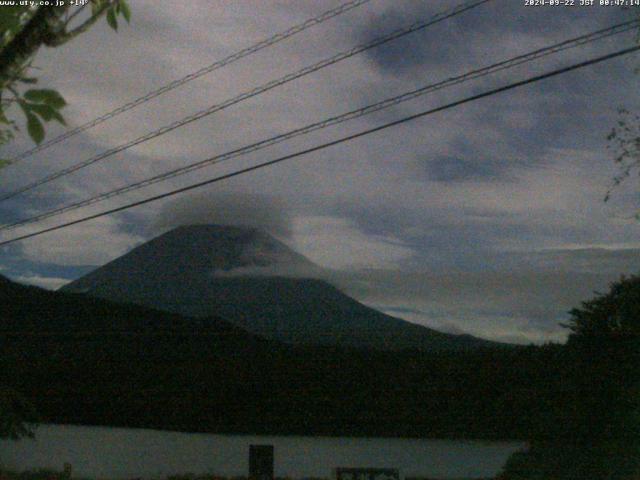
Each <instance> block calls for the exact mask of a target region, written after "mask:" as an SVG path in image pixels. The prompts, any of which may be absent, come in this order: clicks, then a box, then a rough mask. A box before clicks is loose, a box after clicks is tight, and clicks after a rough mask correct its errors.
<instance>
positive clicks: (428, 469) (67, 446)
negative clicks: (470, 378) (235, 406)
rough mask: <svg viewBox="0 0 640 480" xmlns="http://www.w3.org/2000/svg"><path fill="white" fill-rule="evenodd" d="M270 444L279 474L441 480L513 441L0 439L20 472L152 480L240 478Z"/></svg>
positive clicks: (7, 460)
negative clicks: (368, 473)
mask: <svg viewBox="0 0 640 480" xmlns="http://www.w3.org/2000/svg"><path fill="white" fill-rule="evenodd" d="M252 444H268V445H274V447H275V474H276V476H279V477H285V476H287V477H292V478H303V477H327V478H328V477H330V476H331V475H332V470H333V468H335V467H372V468H385V467H388V468H398V469H399V470H400V473H401V475H402V476H422V477H431V478H441V479H452V478H456V479H457V478H487V477H492V476H494V475H495V474H497V473H498V472H499V471H500V469H501V467H502V466H503V465H504V463H505V462H506V461H507V458H508V457H509V455H511V454H512V453H513V452H515V451H517V450H519V449H521V448H523V447H524V446H525V445H524V444H523V443H518V442H483V441H458V440H412V439H395V438H348V437H300V436H290V437H287V436H251V435H213V434H193V433H177V432H166V431H159V430H144V429H126V428H109V427H80V426H69V425H41V426H40V427H39V428H38V430H37V433H36V439H35V440H21V441H19V442H13V441H6V440H5V441H0V465H2V466H4V467H5V468H10V469H17V470H25V469H34V468H55V469H57V470H61V469H62V465H63V463H65V462H68V463H71V464H72V466H73V474H74V476H86V477H91V478H110V479H121V478H135V477H144V478H158V477H164V476H167V475H170V474H176V473H186V472H191V473H213V474H218V475H223V476H233V475H246V474H247V472H248V456H249V453H248V452H249V445H252Z"/></svg>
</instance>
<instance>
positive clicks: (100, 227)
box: [20, 217, 142, 266]
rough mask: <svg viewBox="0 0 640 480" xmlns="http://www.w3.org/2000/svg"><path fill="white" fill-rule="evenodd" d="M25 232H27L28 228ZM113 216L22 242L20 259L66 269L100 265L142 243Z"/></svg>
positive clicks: (140, 239)
mask: <svg viewBox="0 0 640 480" xmlns="http://www.w3.org/2000/svg"><path fill="white" fill-rule="evenodd" d="M27 231H28V229H27ZM141 241H142V238H140V237H138V236H136V235H132V234H129V233H126V231H123V229H122V226H121V225H120V223H119V222H118V220H116V219H115V218H113V217H102V218H100V219H98V220H93V221H91V222H88V223H84V224H80V225H75V226H72V227H70V228H66V229H64V230H60V231H57V232H52V233H48V234H46V235H42V236H40V237H36V238H32V239H27V240H24V241H23V242H22V243H21V245H20V246H21V253H22V256H23V257H24V258H25V259H27V260H29V261H32V262H39V263H45V264H46V263H52V264H58V265H66V266H81V265H103V264H105V263H107V262H109V261H111V260H114V259H115V258H117V257H119V256H120V255H123V254H124V253H126V252H128V251H129V250H131V249H132V248H133V247H135V246H136V245H138V244H139V243H141Z"/></svg>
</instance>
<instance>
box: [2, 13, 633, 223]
mask: <svg viewBox="0 0 640 480" xmlns="http://www.w3.org/2000/svg"><path fill="white" fill-rule="evenodd" d="M638 25H640V20H632V21H628V22H624V23H620V24H617V25H613V26H611V27H608V28H605V29H601V30H597V31H595V32H591V33H588V34H586V35H581V36H579V37H575V38H572V39H570V40H565V41H563V42H560V43H557V44H554V45H551V46H548V47H544V48H540V49H538V50H535V51H533V52H529V53H526V54H523V55H518V56H516V57H513V58H510V59H508V60H504V61H501V62H498V63H494V64H492V65H489V66H487V67H483V68H480V69H476V70H471V71H469V72H467V73H464V74H462V75H458V76H455V77H450V78H448V79H446V80H443V81H440V82H437V83H433V84H429V85H426V86H423V87H421V88H419V89H416V90H412V91H409V92H405V93H403V94H401V95H397V96H394V97H391V98H387V99H384V100H382V101H380V102H377V103H375V104H372V105H368V106H366V107H362V108H359V109H356V110H352V111H350V112H347V113H343V114H341V115H337V116H334V117H330V118H327V119H325V120H322V121H319V122H315V123H312V124H310V125H306V126H304V127H301V128H297V129H294V130H291V131H289V132H286V133H283V134H280V135H277V136H275V137H271V138H268V139H265V140H261V141H259V142H256V143H253V144H251V145H247V146H245V147H242V148H239V149H235V150H232V151H229V152H226V153H222V154H219V155H216V156H214V157H211V158H207V159H205V160H201V161H199V162H195V163H192V164H190V165H186V166H184V167H180V168H176V169H172V170H169V171H167V172H164V173H161V174H158V175H155V176H153V177H150V178H147V179H145V180H141V181H138V182H135V183H132V184H129V185H125V186H123V187H120V188H117V189H115V190H110V191H108V192H105V193H102V194H98V195H96V196H93V197H90V198H88V199H84V200H80V201H77V202H74V203H71V204H68V205H65V206H62V207H59V208H55V209H52V210H48V211H46V212H43V213H41V214H38V215H35V216H32V217H29V218H26V219H21V220H16V221H14V222H12V223H9V224H5V225H2V226H0V231H2V230H9V229H14V228H16V227H18V226H22V225H26V224H30V223H34V222H37V221H40V220H44V219H46V218H50V217H53V216H57V215H61V214H62V213H66V212H69V211H72V210H77V209H79V208H82V207H86V206H89V205H93V204H96V203H98V202H101V201H103V200H106V199H109V198H113V197H116V196H119V195H123V194H125V193H128V192H131V191H134V190H138V189H141V188H143V187H147V186H149V185H153V184H156V183H159V182H161V181H164V180H168V179H170V178H173V177H177V176H179V175H184V174H186V173H190V172H193V171H195V170H199V169H201V168H204V167H208V166H211V165H216V164H219V163H222V162H225V161H228V160H231V159H233V158H237V157H240V156H244V155H247V154H249V153H252V152H256V151H258V150H262V149H263V148H267V147H270V146H272V145H275V144H278V143H281V142H284V141H286V140H290V139H291V138H294V137H297V136H299V135H306V134H309V133H311V132H314V131H317V130H321V129H324V128H327V127H329V126H333V125H337V124H340V123H343V122H346V121H350V120H354V119H356V118H360V117H362V116H365V115H368V114H371V113H374V112H377V111H380V110H383V109H386V108H389V107H391V106H394V105H398V104H400V103H403V102H406V101H409V100H413V99H415V98H418V97H420V96H423V95H426V94H429V93H432V92H435V91H438V90H441V89H444V88H448V87H451V86H454V85H458V84H461V83H464V82H467V81H470V80H475V79H477V78H481V77H484V76H486V75H489V74H492V73H496V72H499V71H503V70H507V69H510V68H513V67H516V66H518V65H521V64H524V63H528V62H531V61H533V60H537V59H540V58H543V57H546V56H549V55H552V54H555V53H558V52H561V51H564V50H568V49H571V48H575V47H578V46H582V45H585V44H588V43H592V42H595V41H597V40H601V39H603V38H607V37H611V36H613V35H618V34H621V33H624V32H627V31H629V30H632V29H634V28H636V27H637V26H638Z"/></svg>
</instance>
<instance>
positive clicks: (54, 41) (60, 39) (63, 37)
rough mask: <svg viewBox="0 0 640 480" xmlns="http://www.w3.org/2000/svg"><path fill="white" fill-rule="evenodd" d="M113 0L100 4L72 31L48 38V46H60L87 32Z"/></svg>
mask: <svg viewBox="0 0 640 480" xmlns="http://www.w3.org/2000/svg"><path fill="white" fill-rule="evenodd" d="M111 5H112V2H105V3H103V4H102V5H100V6H99V7H98V8H97V10H96V11H95V12H94V13H93V15H91V17H89V18H88V19H87V20H86V21H85V22H84V23H82V24H81V25H78V26H77V27H76V28H74V29H73V30H71V31H70V32H66V31H62V32H60V33H58V34H57V35H55V36H53V37H51V38H50V39H48V41H47V42H46V43H45V45H47V46H48V47H58V46H60V45H62V44H64V43H67V42H68V41H69V40H72V39H73V38H75V37H77V36H78V35H80V34H81V33H84V32H86V31H87V30H88V29H89V28H90V27H91V26H92V25H93V24H94V23H96V22H97V21H98V20H99V19H100V17H101V16H102V15H104V13H105V12H106V11H107V9H108V8H109V7H111Z"/></svg>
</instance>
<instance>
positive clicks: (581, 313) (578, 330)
mask: <svg viewBox="0 0 640 480" xmlns="http://www.w3.org/2000/svg"><path fill="white" fill-rule="evenodd" d="M570 314H571V319H570V321H569V322H568V324H567V325H564V326H565V327H567V328H569V329H570V330H571V334H570V336H569V339H568V342H567V344H566V346H565V354H566V355H565V359H566V360H565V361H566V362H567V365H566V369H567V371H568V373H569V375H568V377H567V379H568V380H567V382H566V385H565V388H563V390H562V391H559V392H557V394H558V395H565V396H566V397H568V398H567V401H565V402H558V403H556V406H558V411H557V412H555V415H553V417H554V418H553V419H552V421H550V422H549V424H548V425H546V426H545V428H544V429H545V431H546V434H547V435H546V438H542V437H539V438H534V439H532V441H531V444H530V448H529V450H528V451H527V452H524V453H519V454H516V455H514V456H513V457H512V458H511V459H510V461H509V462H508V464H507V466H506V468H505V472H504V474H503V478H504V479H533V478H536V479H537V478H540V479H542V478H554V479H578V478H589V479H592V480H597V479H625V480H626V479H632V478H633V479H637V478H640V342H639V340H640V277H639V276H632V277H629V278H624V277H623V278H621V279H620V280H619V281H617V282H615V283H613V284H612V285H611V287H610V290H609V292H608V293H606V294H598V295H597V296H596V297H595V298H593V299H592V300H589V301H586V302H583V303H582V306H581V307H580V308H575V309H573V310H571V312H570Z"/></svg>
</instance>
